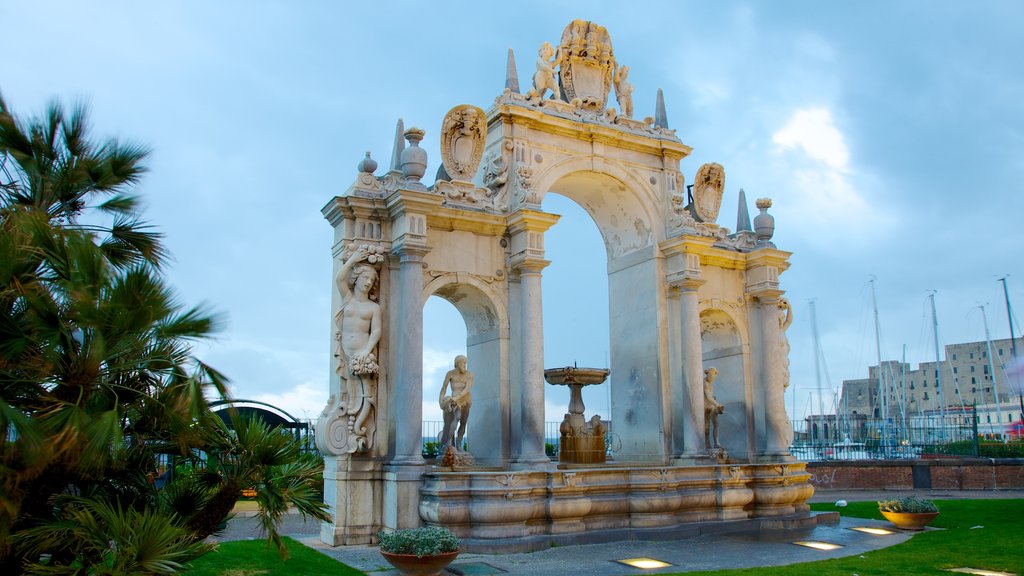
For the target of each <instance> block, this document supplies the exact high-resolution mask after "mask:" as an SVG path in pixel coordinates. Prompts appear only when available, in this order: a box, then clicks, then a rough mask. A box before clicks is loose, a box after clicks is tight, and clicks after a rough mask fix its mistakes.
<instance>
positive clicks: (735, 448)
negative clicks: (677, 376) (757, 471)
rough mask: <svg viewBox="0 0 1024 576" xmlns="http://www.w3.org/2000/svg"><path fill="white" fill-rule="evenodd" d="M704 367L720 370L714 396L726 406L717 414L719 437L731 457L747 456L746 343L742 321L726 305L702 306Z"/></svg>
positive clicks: (748, 394)
mask: <svg viewBox="0 0 1024 576" xmlns="http://www.w3.org/2000/svg"><path fill="white" fill-rule="evenodd" d="M700 335H701V360H702V363H703V368H704V369H707V368H709V367H712V366H713V367H715V368H717V369H718V379H717V380H715V398H716V400H718V402H719V403H720V404H723V405H724V406H725V411H724V413H722V415H721V416H719V417H718V424H719V426H721V431H720V432H719V440H720V441H721V443H722V446H723V447H724V448H725V451H726V452H727V453H728V454H729V456H730V457H731V458H748V457H749V455H750V451H751V446H752V443H751V438H750V433H751V430H752V427H751V421H752V417H753V407H752V406H751V388H750V385H749V383H748V378H747V362H746V359H747V354H746V350H747V349H748V347H747V342H746V339H745V331H744V330H742V329H741V326H740V322H737V319H736V318H735V317H734V316H733V315H732V314H730V313H729V312H728V311H727V309H725V308H713V307H709V306H702V307H701V311H700Z"/></svg>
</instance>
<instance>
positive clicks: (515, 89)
mask: <svg viewBox="0 0 1024 576" xmlns="http://www.w3.org/2000/svg"><path fill="white" fill-rule="evenodd" d="M505 88H507V89H508V90H510V91H512V93H513V94H519V93H520V92H519V73H518V72H516V56H515V54H513V53H512V49H511V48H509V49H508V63H507V64H506V65H505Z"/></svg>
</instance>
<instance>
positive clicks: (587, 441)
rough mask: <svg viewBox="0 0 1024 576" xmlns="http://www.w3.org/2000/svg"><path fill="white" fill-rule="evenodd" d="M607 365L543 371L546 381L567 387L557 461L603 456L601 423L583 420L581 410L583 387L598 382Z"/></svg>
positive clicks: (600, 461)
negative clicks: (566, 404)
mask: <svg viewBox="0 0 1024 576" xmlns="http://www.w3.org/2000/svg"><path fill="white" fill-rule="evenodd" d="M609 373H610V371H609V370H608V369H607V368H579V367H577V366H566V367H565V368H549V369H547V370H545V371H544V379H545V380H547V381H548V384H554V385H556V386H568V387H569V412H567V413H566V415H565V420H563V421H562V425H561V426H560V427H559V428H560V430H559V432H560V436H559V439H558V461H559V462H563V463H567V464H603V463H604V462H605V461H606V459H607V456H606V452H605V429H604V425H603V424H600V419H598V420H597V421H598V424H597V425H596V426H595V425H594V424H592V423H590V422H587V419H586V417H585V416H584V415H583V411H584V410H585V409H586V407H585V406H584V405H583V387H584V386H591V385H594V384H601V383H603V382H604V381H605V380H606V379H607V378H608V374H609Z"/></svg>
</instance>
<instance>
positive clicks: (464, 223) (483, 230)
mask: <svg viewBox="0 0 1024 576" xmlns="http://www.w3.org/2000/svg"><path fill="white" fill-rule="evenodd" d="M427 225H428V226H429V227H430V228H432V229H435V230H449V231H453V230H461V231H465V232H472V233H474V234H480V235H481V236H501V235H502V234H504V233H505V228H506V218H505V217H504V216H500V215H498V214H489V213H485V212H476V211H469V210H460V209H458V208H452V207H449V206H441V207H439V208H437V209H436V210H434V211H433V212H431V213H430V214H427Z"/></svg>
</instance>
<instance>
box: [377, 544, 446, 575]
mask: <svg viewBox="0 0 1024 576" xmlns="http://www.w3.org/2000/svg"><path fill="white" fill-rule="evenodd" d="M380 555H381V556H383V557H384V559H385V560H387V561H388V562H389V563H391V565H392V566H394V567H395V568H396V569H397V570H398V571H399V572H400V573H402V574H403V575H405V576H439V575H440V574H441V570H443V569H444V567H445V566H447V565H449V564H451V563H452V561H453V560H455V558H456V557H457V556H458V555H459V551H458V550H456V551H455V552H447V553H445V554H437V555H435V556H416V555H415V554H392V553H390V552H385V551H383V550H381V551H380Z"/></svg>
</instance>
